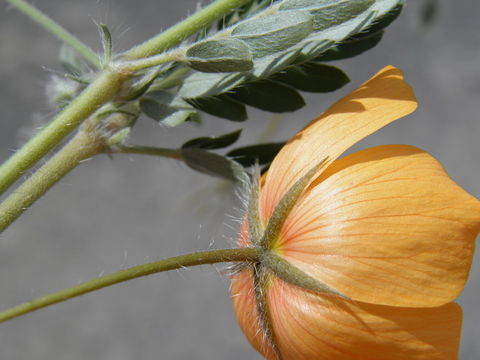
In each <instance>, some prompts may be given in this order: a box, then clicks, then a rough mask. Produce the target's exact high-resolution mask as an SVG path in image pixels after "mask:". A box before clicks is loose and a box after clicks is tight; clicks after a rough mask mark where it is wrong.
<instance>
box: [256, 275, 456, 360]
mask: <svg viewBox="0 0 480 360" xmlns="http://www.w3.org/2000/svg"><path fill="white" fill-rule="evenodd" d="M268 298H269V307H270V309H271V314H270V315H271V319H272V324H273V329H274V333H275V338H276V339H277V340H276V341H277V347H278V349H279V350H280V353H281V354H282V356H283V359H285V360H332V359H335V360H353V359H354V360H385V359H388V360H427V359H428V360H455V359H457V353H458V346H459V340H460V333H461V322H462V314H461V309H460V306H458V305H457V304H455V303H449V304H447V305H444V306H442V307H438V308H428V309H421V308H399V307H390V306H381V305H371V304H365V303H355V302H351V301H346V300H342V299H340V298H335V297H329V296H320V295H317V294H314V293H311V292H308V291H305V290H303V289H300V288H297V287H295V286H292V285H289V284H286V283H284V282H282V281H281V280H278V279H277V280H275V281H274V283H273V286H272V287H271V288H270V292H269V295H268ZM247 336H248V334H247Z"/></svg>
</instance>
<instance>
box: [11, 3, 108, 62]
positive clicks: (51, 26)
mask: <svg viewBox="0 0 480 360" xmlns="http://www.w3.org/2000/svg"><path fill="white" fill-rule="evenodd" d="M7 1H8V2H9V3H10V4H12V5H13V6H15V7H16V8H17V9H18V10H20V11H21V12H23V13H24V14H25V15H27V16H28V17H29V18H30V19H32V20H33V21H36V22H37V23H38V24H39V25H40V26H42V27H43V28H45V29H46V30H47V31H49V32H51V33H52V34H53V35H55V36H56V37H57V38H58V39H60V40H61V41H63V42H65V43H66V44H68V45H70V46H71V47H72V48H74V49H75V50H77V51H78V53H79V54H80V55H82V56H83V57H84V58H85V60H87V61H88V62H89V63H90V64H92V65H93V66H95V67H96V68H97V69H100V67H101V64H100V60H99V58H98V56H97V55H96V54H95V53H94V52H93V51H92V50H91V49H90V48H89V47H87V46H86V45H85V44H84V43H82V42H81V41H80V40H78V39H77V38H76V37H75V36H74V35H72V34H70V33H69V32H68V31H67V30H65V29H64V28H63V27H62V26H60V25H59V24H57V23H56V22H55V21H53V20H52V19H50V18H49V17H48V16H47V15H45V14H44V13H42V12H41V11H40V10H38V9H37V8H35V7H34V6H32V5H30V4H28V3H27V2H25V1H23V0H7Z"/></svg>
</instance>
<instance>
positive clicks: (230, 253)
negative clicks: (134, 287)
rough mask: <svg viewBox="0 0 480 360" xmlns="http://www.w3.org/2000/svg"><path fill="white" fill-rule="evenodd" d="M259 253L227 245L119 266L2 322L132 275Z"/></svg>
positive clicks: (14, 311) (11, 312) (5, 315)
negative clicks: (153, 260) (215, 248)
mask: <svg viewBox="0 0 480 360" xmlns="http://www.w3.org/2000/svg"><path fill="white" fill-rule="evenodd" d="M259 257H260V251H259V250H258V249H255V248H240V249H224V250H211V251H203V252H196V253H191V254H187V255H180V256H175V257H172V258H168V259H164V260H160V261H156V262H152V263H148V264H144V265H139V266H135V267H132V268H130V269H125V270H120V271H118V272H115V273H113V274H109V275H105V276H102V277H99V278H96V279H94V280H90V281H87V282H84V283H81V284H78V285H76V286H73V287H71V288H67V289H64V290H60V291H58V292H55V293H53V294H50V295H47V296H43V297H40V298H37V299H35V300H32V301H29V302H26V303H23V304H20V305H18V306H15V307H13V308H10V309H8V310H5V311H3V312H1V313H0V322H3V321H7V320H10V319H13V318H15V317H18V316H21V315H24V314H26V313H29V312H32V311H35V310H38V309H41V308H44V307H47V306H50V305H53V304H56V303H59V302H62V301H66V300H68V299H71V298H74V297H77V296H80V295H83V294H86V293H89V292H92V291H95V290H99V289H102V288H104V287H107V286H110V285H114V284H118V283H120V282H124V281H128V280H131V279H135V278H139V277H142V276H147V275H151V274H156V273H159V272H164V271H169V270H175V269H180V268H184V267H189V266H196V265H204V264H215V263H221V262H255V261H258V259H259Z"/></svg>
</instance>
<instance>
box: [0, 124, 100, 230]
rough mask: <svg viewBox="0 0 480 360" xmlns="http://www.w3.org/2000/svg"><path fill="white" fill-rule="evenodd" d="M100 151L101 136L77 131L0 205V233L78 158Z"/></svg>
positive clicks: (83, 158) (60, 177)
mask: <svg viewBox="0 0 480 360" xmlns="http://www.w3.org/2000/svg"><path fill="white" fill-rule="evenodd" d="M103 150H104V143H103V139H101V138H100V137H99V136H98V135H97V136H95V135H94V133H93V132H85V131H82V130H80V131H79V132H78V133H77V135H75V137H74V138H72V140H70V141H69V142H68V144H67V145H65V146H64V147H63V148H62V149H61V150H60V151H59V152H58V153H56V154H55V155H54V156H53V157H52V158H51V159H49V160H48V161H47V162H46V163H45V165H43V166H42V167H41V168H40V169H38V170H37V171H36V172H35V173H34V174H33V175H32V176H31V177H30V178H28V179H27V180H26V181H25V182H24V183H23V184H22V185H20V186H19V187H18V189H16V190H15V191H14V192H13V193H11V194H10V195H9V196H8V197H7V198H6V199H5V200H4V201H3V202H2V203H1V204H0V233H1V232H2V231H3V230H5V229H6V228H7V227H8V226H9V225H10V224H11V223H12V222H14V221H15V220H16V219H17V218H18V217H19V216H20V215H21V214H22V213H23V212H24V211H25V210H27V209H28V208H29V207H30V206H31V205H32V204H33V203H34V202H35V201H36V200H37V199H39V198H40V197H41V196H42V195H43V194H45V193H46V192H47V191H48V190H49V189H50V188H51V187H52V186H53V185H54V184H56V183H57V182H58V181H59V180H60V179H62V178H63V177H64V176H65V175H66V174H68V173H69V172H70V171H71V170H73V169H74V168H75V167H76V166H77V165H78V164H79V163H80V162H81V161H82V160H85V159H88V158H90V157H92V156H94V155H96V154H98V153H100V152H102V151H103Z"/></svg>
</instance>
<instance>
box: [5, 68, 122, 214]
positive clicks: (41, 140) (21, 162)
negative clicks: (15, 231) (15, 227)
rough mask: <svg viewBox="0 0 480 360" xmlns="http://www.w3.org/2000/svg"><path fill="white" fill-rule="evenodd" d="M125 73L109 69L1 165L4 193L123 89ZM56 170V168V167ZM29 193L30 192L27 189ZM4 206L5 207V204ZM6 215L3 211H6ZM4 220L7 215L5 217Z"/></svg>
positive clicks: (27, 194) (26, 194)
mask: <svg viewBox="0 0 480 360" xmlns="http://www.w3.org/2000/svg"><path fill="white" fill-rule="evenodd" d="M125 76H126V75H125V74H122V73H121V72H118V71H112V70H108V69H107V70H105V71H104V72H102V73H101V74H100V76H99V77H98V78H97V80H95V81H94V82H93V83H92V84H91V85H90V86H88V87H87V88H86V89H85V90H84V91H83V92H82V93H81V94H80V95H79V96H78V97H77V98H76V99H75V100H73V101H72V102H71V103H70V105H68V106H67V107H66V108H65V109H64V110H63V111H62V112H60V113H59V114H58V115H57V116H56V117H55V118H54V119H53V120H52V121H51V122H50V123H49V124H48V125H47V126H46V127H44V128H43V129H42V130H41V131H40V132H39V133H37V134H36V135H35V136H34V137H33V138H32V139H30V140H29V141H28V142H27V143H26V144H25V145H24V146H23V147H22V148H21V149H20V150H18V151H17V152H16V153H15V154H13V155H12V156H11V157H10V159H8V160H7V161H6V162H5V163H4V164H3V165H2V166H1V167H0V195H1V194H2V193H3V192H4V191H5V190H7V189H8V188H9V187H10V186H11V185H12V184H13V183H14V182H15V181H17V180H18V179H19V178H20V177H21V176H22V175H23V174H24V172H25V171H26V170H28V169H29V168H31V167H32V166H33V165H35V164H36V163H37V161H38V160H40V159H41V158H42V157H43V156H45V155H46V154H47V153H48V152H49V151H50V150H52V149H53V148H54V147H55V146H57V145H58V144H59V143H60V142H61V141H62V140H63V139H64V138H65V137H66V136H67V135H69V134H70V133H71V132H72V131H73V130H74V129H75V128H76V127H77V126H78V125H80V123H81V122H82V121H84V120H85V119H86V118H87V117H89V116H90V115H91V114H92V113H93V112H94V111H95V110H97V109H98V108H99V107H100V106H101V105H103V104H104V103H105V102H107V101H109V100H111V99H112V98H113V97H114V96H115V95H116V94H117V93H118V92H119V90H120V87H121V85H122V82H123V78H124V77H125ZM52 171H56V170H55V169H52ZM24 195H25V196H30V195H29V193H25V194H24ZM2 208H5V206H3V204H2ZM2 216H3V215H2ZM2 221H3V219H2Z"/></svg>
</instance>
